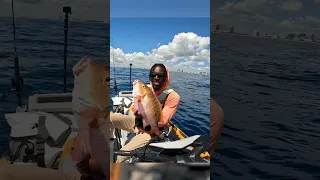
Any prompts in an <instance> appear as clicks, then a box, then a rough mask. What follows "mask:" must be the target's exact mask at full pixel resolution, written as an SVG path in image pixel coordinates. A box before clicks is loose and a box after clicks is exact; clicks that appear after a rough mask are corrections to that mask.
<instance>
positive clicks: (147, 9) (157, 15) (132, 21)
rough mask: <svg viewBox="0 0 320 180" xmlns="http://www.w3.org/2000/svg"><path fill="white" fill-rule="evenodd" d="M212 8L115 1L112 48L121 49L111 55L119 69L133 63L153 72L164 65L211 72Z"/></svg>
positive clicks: (193, 3)
mask: <svg viewBox="0 0 320 180" xmlns="http://www.w3.org/2000/svg"><path fill="white" fill-rule="evenodd" d="M209 4H210V2H209V0H206V1H203V0H201V1H190V0H186V1H182V0H176V1H168V0H165V1H151V0H149V1H146V0H138V1H128V0H127V1H124V0H120V1H115V0H112V1H111V12H110V15H111V21H110V28H111V29H110V30H111V31H110V37H111V46H112V48H118V49H116V50H114V51H112V52H114V54H115V62H116V66H127V64H128V62H132V63H134V64H136V65H137V66H142V68H150V67H149V66H151V65H152V64H153V63H155V62H159V61H163V63H165V64H167V65H169V66H172V68H173V69H184V70H185V71H207V72H209V71H210V70H209V67H210V64H209V61H210V50H209V41H210V18H209V15H210V7H209ZM173 41H174V42H173ZM112 52H111V53H112ZM146 61H148V62H146ZM122 64H123V65H122Z"/></svg>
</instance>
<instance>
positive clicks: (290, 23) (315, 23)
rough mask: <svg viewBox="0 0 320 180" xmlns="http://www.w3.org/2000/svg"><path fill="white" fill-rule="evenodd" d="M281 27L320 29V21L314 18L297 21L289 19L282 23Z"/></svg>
mask: <svg viewBox="0 0 320 180" xmlns="http://www.w3.org/2000/svg"><path fill="white" fill-rule="evenodd" d="M280 26H282V27H287V28H310V29H319V28H320V19H318V18H316V17H313V16H302V17H299V18H297V19H288V20H284V21H282V22H280Z"/></svg>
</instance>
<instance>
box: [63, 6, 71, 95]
mask: <svg viewBox="0 0 320 180" xmlns="http://www.w3.org/2000/svg"><path fill="white" fill-rule="evenodd" d="M63 12H64V14H65V15H64V72H63V80H64V92H65V93H66V92H67V47H68V21H69V14H72V12H71V7H66V6H65V7H63Z"/></svg>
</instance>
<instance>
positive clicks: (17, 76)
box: [11, 0, 22, 107]
mask: <svg viewBox="0 0 320 180" xmlns="http://www.w3.org/2000/svg"><path fill="white" fill-rule="evenodd" d="M11 8H12V9H11V10H12V25H13V43H14V81H13V82H14V84H13V85H14V86H15V90H16V93H17V96H18V106H20V107H21V104H22V103H21V94H20V93H21V85H22V84H21V83H22V79H21V78H20V68H19V59H18V55H17V46H16V28H15V22H14V7H13V0H12V1H11Z"/></svg>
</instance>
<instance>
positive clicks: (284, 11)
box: [211, 0, 320, 34]
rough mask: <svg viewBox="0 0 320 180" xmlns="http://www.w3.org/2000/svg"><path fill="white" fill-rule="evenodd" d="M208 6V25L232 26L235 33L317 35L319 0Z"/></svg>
mask: <svg viewBox="0 0 320 180" xmlns="http://www.w3.org/2000/svg"><path fill="white" fill-rule="evenodd" d="M211 5H212V7H213V10H212V11H211V22H212V23H214V24H227V25H232V26H234V27H235V32H241V33H252V32H253V31H254V30H257V29H260V30H261V31H263V32H269V33H285V32H287V33H288V32H310V33H316V34H320V11H319V8H320V0H309V1H302V0H279V1H276V0H235V1H233V2H229V1H228V2H226V1H223V0H215V1H212V4H211Z"/></svg>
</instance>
